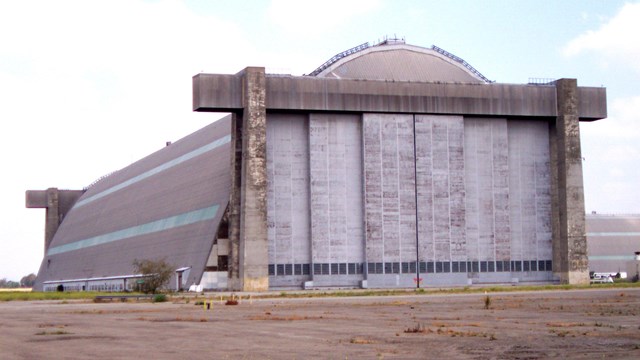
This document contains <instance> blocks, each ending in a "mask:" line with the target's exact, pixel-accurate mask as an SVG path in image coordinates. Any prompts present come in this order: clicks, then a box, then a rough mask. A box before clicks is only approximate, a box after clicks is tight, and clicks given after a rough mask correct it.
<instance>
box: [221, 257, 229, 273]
mask: <svg viewBox="0 0 640 360" xmlns="http://www.w3.org/2000/svg"><path fill="white" fill-rule="evenodd" d="M218 271H229V256H227V255H218Z"/></svg>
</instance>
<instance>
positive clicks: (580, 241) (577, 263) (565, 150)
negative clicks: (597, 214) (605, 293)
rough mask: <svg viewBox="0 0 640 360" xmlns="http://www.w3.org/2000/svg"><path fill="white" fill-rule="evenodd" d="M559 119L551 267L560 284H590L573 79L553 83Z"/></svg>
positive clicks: (578, 130) (578, 129)
mask: <svg viewBox="0 0 640 360" xmlns="http://www.w3.org/2000/svg"><path fill="white" fill-rule="evenodd" d="M556 88H557V96H558V100H557V103H558V116H557V118H556V136H555V140H556V141H557V144H556V150H557V164H555V165H556V166H557V174H558V176H557V201H558V210H559V214H558V215H559V219H558V223H559V224H558V231H557V233H554V239H553V241H554V242H560V244H558V245H557V246H554V250H555V249H557V250H558V251H559V254H558V255H559V259H558V260H559V261H560V263H559V264H558V267H556V268H554V271H556V272H557V273H558V275H559V277H560V279H561V281H563V282H566V283H569V284H583V283H589V269H588V258H587V239H586V231H585V213H584V189H583V181H582V153H581V149H580V127H579V124H578V121H579V116H578V105H579V94H578V87H577V81H576V80H575V79H560V80H558V81H557V82H556Z"/></svg>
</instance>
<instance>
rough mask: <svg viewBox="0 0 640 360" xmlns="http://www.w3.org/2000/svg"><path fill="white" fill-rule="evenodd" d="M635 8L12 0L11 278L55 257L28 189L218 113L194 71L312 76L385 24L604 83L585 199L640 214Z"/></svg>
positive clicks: (5, 34) (591, 135)
mask: <svg viewBox="0 0 640 360" xmlns="http://www.w3.org/2000/svg"><path fill="white" fill-rule="evenodd" d="M637 19H640V3H639V2H637V1H636V2H627V1H595V0H591V1H506V0H504V1H403V0H393V1H392V0H366V1H349V0H342V1H334V0H325V1H300V0H298V1H294V0H273V1H233V2H232V1H195V0H194V1H140V0H127V1H118V0H114V1H64V0H59V1H55V2H52V1H15V2H10V1H4V2H1V3H0V119H1V120H2V121H1V123H0V124H1V125H0V126H2V132H1V134H2V135H3V136H2V142H0V153H1V154H2V158H1V159H2V169H3V171H2V174H3V175H2V176H1V177H0V186H2V188H3V189H4V197H3V201H2V202H1V203H0V218H1V219H2V220H1V222H0V278H3V277H7V278H9V279H12V280H19V279H20V278H21V277H22V276H24V275H27V274H28V273H30V272H36V271H37V270H38V267H39V264H40V261H41V259H42V256H43V237H44V234H43V232H44V231H43V230H44V210H35V209H25V208H24V191H25V190H27V189H46V188H48V187H58V188H66V189H81V188H82V187H84V186H87V185H88V184H90V183H91V182H93V181H94V180H95V179H97V178H98V177H100V176H102V175H104V174H106V173H109V172H111V171H114V170H117V169H119V168H122V167H124V166H126V165H128V164H130V163H131V162H133V161H136V160H138V159H140V158H142V157H144V156H146V155H148V154H150V153H152V152H154V151H156V150H159V149H160V148H161V147H162V146H164V143H165V142H166V141H174V140H177V139H179V138H181V137H183V136H185V135H187V134H189V133H191V132H193V131H195V130H197V129H199V128H201V127H203V126H205V125H206V124H208V123H210V122H212V121H214V120H215V119H217V117H218V115H215V114H200V113H193V112H192V111H191V77H192V76H193V75H195V74H197V73H199V72H211V73H235V72H237V71H239V70H241V69H242V68H244V67H246V66H265V67H267V70H270V71H272V72H285V73H291V74H293V75H301V74H304V73H309V72H311V71H312V70H313V69H315V68H316V67H317V66H319V65H320V64H322V63H323V62H324V61H326V60H327V59H329V58H330V57H331V56H333V55H334V54H336V53H338V52H341V51H343V50H345V49H348V48H351V47H353V46H356V45H358V44H361V43H363V42H370V43H374V42H376V41H378V40H381V39H383V38H384V37H385V36H388V37H393V36H398V37H404V38H405V39H406V42H407V43H409V44H412V45H417V46H424V47H429V46H431V45H433V44H435V45H437V46H439V47H441V48H443V49H445V50H447V51H449V52H451V53H453V54H455V55H457V56H459V57H461V58H463V59H465V60H466V61H467V62H469V63H470V64H471V65H473V66H474V67H475V68H476V69H478V70H479V71H480V72H481V73H482V74H484V75H485V76H486V77H488V78H489V79H492V80H496V81H498V82H507V83H526V82H527V81H528V79H529V78H561V77H569V78H577V79H578V84H579V85H583V86H605V87H606V88H607V95H608V110H609V118H608V119H606V120H603V121H600V122H596V123H588V124H582V125H581V132H582V146H583V148H582V150H583V157H584V158H585V160H584V176H585V197H586V210H587V211H588V212H590V211H598V212H604V213H640V190H639V189H638V183H639V181H638V180H639V179H640V166H638V165H640V145H639V143H640V126H639V125H638V124H639V122H640V112H639V111H638V110H639V109H640V87H638V86H637V84H638V81H639V80H640V61H638V60H639V59H640V42H638V41H637V39H635V38H636V37H637V34H640V22H639V21H637Z"/></svg>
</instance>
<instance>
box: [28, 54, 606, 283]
mask: <svg viewBox="0 0 640 360" xmlns="http://www.w3.org/2000/svg"><path fill="white" fill-rule="evenodd" d="M193 109H194V110H195V111H205V112H225V113H230V115H229V116H228V117H226V118H224V119H223V120H220V121H218V122H215V123H214V124H212V125H210V126H208V127H206V128H204V129H202V130H200V131H198V132H196V133H194V134H192V135H190V136H188V137H186V138H185V139H182V140H180V141H178V142H176V143H174V144H171V145H169V146H167V147H166V148H165V149H162V150H160V151H159V152H157V153H155V154H152V155H150V156H149V157H147V158H145V159H142V160H141V161H139V162H136V163H134V164H132V165H131V166H129V167H127V168H125V169H122V170H119V171H117V172H115V173H114V174H112V175H110V176H108V177H106V178H104V179H102V180H101V181H99V182H98V183H96V184H95V185H93V186H92V187H90V188H89V189H87V191H86V192H84V193H82V194H81V196H80V197H79V199H78V201H77V202H75V205H74V206H73V207H72V208H71V209H70V210H69V211H68V214H67V215H66V217H65V218H64V220H63V221H61V222H59V224H60V225H59V226H60V227H59V229H58V230H57V231H55V235H54V236H53V238H52V241H51V245H50V246H49V248H48V249H47V252H46V253H45V258H44V259H43V263H42V265H41V269H40V273H39V275H38V283H37V285H36V286H45V285H48V286H57V285H59V283H60V282H61V281H63V280H64V281H72V280H73V281H76V280H77V284H76V285H75V286H80V284H82V282H83V281H84V282H85V283H86V282H87V281H89V280H91V281H94V280H95V279H98V280H96V281H98V282H100V281H102V282H105V283H106V281H107V279H108V280H109V281H111V280H113V281H114V283H117V282H119V281H122V279H124V278H125V277H127V276H129V277H135V276H136V274H132V273H131V272H132V269H131V262H132V260H133V259H134V258H142V257H146V258H153V257H159V256H164V257H166V258H167V259H168V260H169V261H171V262H172V263H173V264H174V265H175V266H176V267H177V268H180V269H188V270H182V272H181V273H180V274H179V275H180V276H178V275H177V278H176V279H175V281H176V285H175V286H176V287H180V286H187V285H190V284H204V287H205V288H207V287H210V288H211V287H214V288H229V289H234V290H245V291H260V290H267V289H270V288H286V287H298V288H299V287H317V286H356V287H357V286H360V287H413V286H429V285H467V284H475V283H495V282H529V281H535V282H557V281H560V282H564V283H588V281H589V275H588V258H587V242H586V233H585V212H584V195H583V188H582V156H581V152H580V134H579V126H578V123H579V121H593V120H598V119H602V118H605V117H606V90H605V89H604V88H593V87H578V86H577V81H576V80H575V79H560V80H556V81H551V82H545V83H541V84H525V85H515V84H497V83H494V82H491V81H489V80H488V79H487V78H486V77H484V76H483V75H482V74H481V73H480V72H479V71H477V70H476V69H474V68H473V67H472V66H471V65H469V64H468V63H467V62H466V61H464V60H462V59H460V58H458V57H456V56H455V55H452V54H450V53H448V52H446V51H444V50H442V49H440V48H438V47H435V46H433V47H431V48H422V47H416V46H411V45H408V44H405V43H404V42H402V41H384V42H382V43H380V44H376V45H374V46H369V45H368V44H363V45H360V46H358V47H355V48H352V49H349V50H347V51H345V52H342V53H339V54H337V55H336V56H334V57H333V58H332V59H330V60H329V61H327V62H326V63H324V64H323V65H322V66H320V67H319V68H318V69H316V70H315V71H313V72H312V73H310V74H309V75H306V76H290V75H282V74H267V73H266V72H265V69H264V68H259V67H248V68H245V69H244V70H243V71H241V72H239V73H238V74H235V75H226V74H198V75H196V76H194V78H193ZM212 144H216V145H212ZM36 195H37V196H36ZM36 198H38V199H41V201H40V202H37V201H35V199H36ZM45 198H46V196H45ZM30 199H31V200H33V201H32V202H31V203H30ZM42 199H43V192H28V193H27V203H28V206H29V205H30V206H32V207H47V209H48V211H49V206H48V205H47V206H43V204H44V203H47V202H46V201H43V200H42ZM47 204H48V203H47ZM99 259H101V260H99ZM185 272H186V273H185ZM68 284H71V283H70V282H69V283H68ZM85 286H86V285H85Z"/></svg>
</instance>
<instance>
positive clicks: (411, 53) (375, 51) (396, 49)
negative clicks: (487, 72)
mask: <svg viewBox="0 0 640 360" xmlns="http://www.w3.org/2000/svg"><path fill="white" fill-rule="evenodd" d="M310 75H312V76H317V77H325V78H340V79H361V80H386V81H417V82H457V83H490V82H491V81H490V80H489V79H487V78H486V77H484V76H483V75H482V74H480V72H478V71H477V70H476V69H474V68H473V67H472V66H471V65H469V64H468V63H467V62H466V61H464V60H462V59H461V58H459V57H457V56H455V55H453V54H451V53H448V52H447V51H445V50H443V49H440V48H439V47H437V46H432V47H431V48H423V47H419V46H413V45H407V44H405V43H404V42H403V41H394V42H389V41H384V42H382V43H380V44H378V45H374V46H369V44H368V43H365V44H362V45H359V46H357V47H355V48H352V49H349V50H346V51H344V52H342V53H340V54H337V55H336V56H334V57H333V58H331V59H330V60H329V61H327V62H325V63H324V64H323V65H322V66H320V67H319V68H318V69H316V70H315V71H313V72H312V73H311V74H310Z"/></svg>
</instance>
